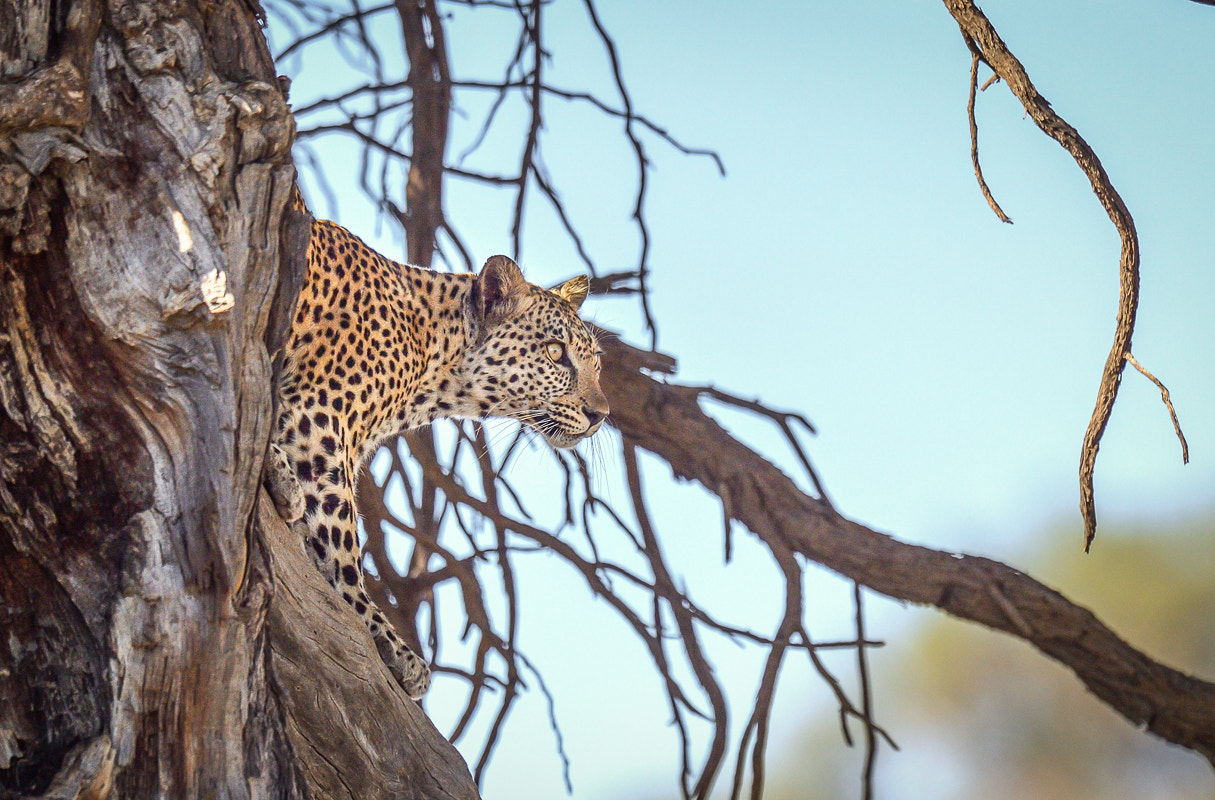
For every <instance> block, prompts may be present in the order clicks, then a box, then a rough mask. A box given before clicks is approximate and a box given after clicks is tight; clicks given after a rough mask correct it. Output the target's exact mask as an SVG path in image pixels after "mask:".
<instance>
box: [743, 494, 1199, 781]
mask: <svg viewBox="0 0 1215 800" xmlns="http://www.w3.org/2000/svg"><path fill="white" fill-rule="evenodd" d="M1039 541H1040V542H1042V543H1043V544H1042V546H1041V547H1039V548H1038V549H1037V552H1035V553H1032V554H1031V555H1030V556H1029V557H1028V558H1026V559H1024V560H1023V563H1025V564H1027V565H1028V569H1029V571H1030V572H1031V574H1033V575H1034V576H1035V577H1037V578H1038V579H1039V580H1041V581H1043V582H1045V583H1046V584H1048V585H1051V586H1053V587H1055V588H1057V589H1058V590H1060V591H1061V592H1063V593H1064V594H1065V595H1066V596H1067V597H1068V598H1069V599H1071V600H1072V601H1073V602H1076V603H1079V604H1081V605H1084V606H1086V607H1088V608H1089V609H1091V610H1092V611H1093V612H1094V613H1096V614H1097V616H1098V617H1099V618H1100V619H1101V620H1102V621H1103V622H1105V623H1106V624H1107V625H1109V626H1110V627H1111V628H1112V629H1113V630H1115V631H1116V632H1118V634H1119V635H1120V636H1122V637H1123V638H1124V639H1126V640H1127V641H1129V642H1130V643H1131V644H1133V645H1135V646H1136V647H1138V648H1140V649H1141V650H1143V651H1144V652H1146V653H1147V654H1148V655H1150V656H1151V657H1153V658H1155V659H1158V660H1160V661H1163V662H1164V663H1167V664H1169V665H1170V666H1174V667H1177V668H1179V669H1182V670H1184V671H1186V672H1189V673H1191V674H1194V675H1197V676H1199V677H1204V678H1207V679H1215V513H1212V514H1208V515H1206V516H1205V517H1204V518H1203V519H1201V520H1196V521H1187V522H1184V523H1178V524H1173V525H1158V526H1155V527H1152V526H1148V525H1143V526H1138V527H1132V526H1126V525H1124V526H1122V527H1118V526H1115V525H1106V526H1105V527H1103V529H1102V532H1101V535H1100V536H1099V537H1098V539H1097V540H1096V542H1095V543H1094V546H1093V552H1092V554H1090V555H1087V556H1086V555H1085V554H1084V553H1083V552H1082V551H1081V546H1080V542H1081V535H1080V533H1079V531H1078V529H1077V530H1065V531H1064V530H1056V531H1052V532H1049V534H1047V535H1044V536H1042V537H1041V538H1040V539H1039ZM924 620H925V621H924V624H923V625H921V626H918V629H917V630H916V631H915V632H914V633H912V634H911V635H910V637H906V636H904V635H902V634H899V635H896V636H894V637H892V639H891V642H890V647H888V648H886V649H885V650H884V651H879V652H878V654H876V655H875V657H874V662H875V668H876V669H877V675H876V677H875V702H876V708H877V713H878V721H879V723H880V724H882V725H883V726H884V727H885V728H886V729H887V730H888V731H890V733H891V734H892V735H893V736H894V738H895V740H896V741H897V742H898V743H899V745H900V747H901V748H902V750H901V751H900V752H898V753H895V752H892V751H890V750H889V749H886V750H884V751H882V752H881V753H880V755H879V759H878V763H879V768H878V773H877V779H876V796H877V797H880V798H884V799H885V800H911V799H913V798H932V799H933V800H964V799H969V798H984V799H985V800H1004V799H1005V798H1007V799H1008V800H1012V799H1013V798H1017V800H1023V799H1024V798H1035V799H1036V800H1096V799H1099V800H1191V799H1193V800H1197V798H1211V797H1215V774H1213V773H1212V770H1211V767H1210V765H1209V764H1208V763H1207V762H1206V761H1205V760H1204V759H1202V758H1201V757H1199V756H1197V755H1195V754H1194V753H1192V752H1190V751H1188V750H1185V749H1183V748H1180V747H1176V746H1174V745H1170V744H1167V743H1165V742H1163V741H1161V740H1159V739H1155V738H1154V737H1151V736H1150V735H1148V734H1145V733H1143V732H1140V731H1137V730H1135V729H1134V727H1132V726H1131V725H1130V724H1129V723H1128V722H1127V721H1126V720H1125V719H1123V718H1122V717H1120V716H1119V715H1117V714H1115V713H1114V712H1113V711H1111V710H1110V709H1108V708H1107V707H1106V706H1104V705H1103V704H1102V703H1100V702H1099V701H1098V700H1097V699H1095V698H1094V697H1092V696H1091V695H1089V694H1088V692H1087V691H1086V690H1085V688H1084V687H1083V685H1082V684H1081V683H1080V682H1079V681H1078V680H1077V679H1076V678H1075V676H1074V675H1073V674H1072V673H1071V672H1070V671H1069V670H1067V669H1065V668H1064V667H1062V666H1060V665H1058V664H1056V663H1055V662H1053V661H1050V660H1048V659H1047V658H1045V657H1043V656H1042V655H1041V654H1040V653H1038V651H1036V650H1034V649H1033V648H1031V647H1029V646H1028V645H1026V644H1024V643H1022V642H1021V641H1019V640H1016V639H1014V638H1012V637H1010V636H1005V635H1002V634H995V633H992V632H991V631H988V630H985V629H983V628H980V627H978V626H975V625H971V624H967V623H962V622H959V621H957V620H953V619H949V618H946V617H943V616H941V615H940V614H936V613H931V612H929V613H928V614H927V615H926V616H925V617H924ZM786 745H787V746H784V747H782V746H780V745H777V746H776V749H777V750H778V752H780V753H781V755H779V756H777V757H776V758H775V759H774V763H773V764H772V773H773V774H772V779H771V781H770V783H769V786H770V791H769V792H768V793H766V795H765V796H766V797H768V798H772V800H783V799H784V798H794V797H797V798H836V797H857V796H859V793H860V789H859V786H860V783H859V774H860V754H859V753H857V752H852V751H848V750H847V748H845V747H843V746H842V745H841V744H840V743H839V730H838V727H836V725H835V720H834V719H833V717H832V716H831V715H829V714H820V715H818V717H817V718H816V719H815V721H814V723H813V724H812V725H811V727H809V728H807V729H806V730H805V731H804V733H803V734H802V736H801V737H800V741H797V742H788V743H786Z"/></svg>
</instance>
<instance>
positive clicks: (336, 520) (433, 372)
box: [272, 195, 610, 700]
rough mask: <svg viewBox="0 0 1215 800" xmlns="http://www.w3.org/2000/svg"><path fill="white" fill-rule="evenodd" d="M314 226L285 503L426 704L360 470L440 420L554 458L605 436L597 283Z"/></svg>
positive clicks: (424, 676)
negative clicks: (504, 427)
mask: <svg viewBox="0 0 1215 800" xmlns="http://www.w3.org/2000/svg"><path fill="white" fill-rule="evenodd" d="M296 202H297V204H298V203H299V202H300V200H299V198H298V195H297V200H296ZM311 225H312V229H311V233H310V236H309V239H308V246H307V253H306V276H305V279H304V282H303V286H302V288H301V290H300V294H299V299H298V301H297V305H296V306H295V311H294V315H293V317H292V321H291V325H290V329H289V331H288V334H287V339H286V345H285V347H284V352H283V359H282V369H281V373H280V375H281V377H280V379H279V383H278V404H279V405H278V409H279V416H278V420H277V424H276V426H275V433H274V437H273V442H272V449H273V451H274V455H275V456H276V458H277V459H278V462H279V465H280V466H279V467H278V469H279V470H280V472H282V473H285V474H284V475H280V478H281V479H284V480H285V481H286V482H288V483H289V484H290V487H291V489H290V490H289V491H288V490H280V492H279V495H280V496H281V495H283V494H287V495H289V496H291V495H293V496H294V501H293V502H290V501H289V503H288V504H289V505H293V506H294V511H289V512H288V515H289V516H293V517H294V520H289V521H292V522H293V529H294V530H296V531H298V532H299V534H300V536H301V538H302V539H303V540H304V547H305V548H306V549H307V550H308V551H309V552H310V555H311V557H312V560H313V561H314V562H315V564H316V566H317V568H318V569H319V570H320V571H321V574H322V575H323V576H324V577H325V578H326V579H327V580H328V582H329V583H330V584H331V585H332V586H333V588H334V590H335V591H336V592H337V593H338V594H339V595H340V596H341V598H342V600H344V601H345V603H346V604H348V605H349V606H350V607H351V608H352V609H353V610H354V612H355V614H356V615H357V616H358V617H359V618H361V619H362V621H363V624H365V625H366V627H367V630H368V631H369V632H370V634H371V638H372V640H373V641H374V643H375V646H376V649H377V651H378V653H379V655H380V657H381V658H382V659H383V661H384V663H385V665H386V666H387V667H388V670H389V672H390V673H391V675H392V677H393V678H394V679H395V680H396V682H397V683H399V684H400V686H401V688H402V689H403V690H404V691H405V693H406V694H407V695H408V696H409V697H410V698H411V699H413V700H419V699H420V698H422V697H423V696H424V695H425V693H426V691H427V689H428V688H429V686H430V679H431V670H430V667H429V665H428V663H427V661H426V660H425V659H424V658H423V657H422V656H420V655H419V654H418V653H416V652H414V650H413V649H412V648H410V647H409V646H408V645H407V644H406V641H405V639H404V638H403V637H402V635H401V634H400V633H398V632H397V631H396V630H395V629H394V628H393V626H392V624H391V623H390V622H389V621H388V619H387V618H386V617H385V615H384V614H383V612H382V611H381V609H380V608H379V607H378V606H377V605H376V603H375V602H374V601H373V600H372V599H371V597H370V596H369V595H368V593H367V588H366V575H365V573H364V569H363V553H362V546H361V543H360V538H359V530H358V517H357V513H358V505H357V498H356V496H355V486H356V478H357V476H358V474H359V470H360V469H362V468H363V466H364V465H365V464H366V462H367V461H368V459H369V458H370V457H371V456H372V455H373V454H374V453H375V452H376V450H377V449H378V448H379V447H380V446H381V445H382V444H383V443H385V442H386V441H387V440H389V439H390V438H391V437H394V436H397V435H399V434H401V433H404V432H406V431H410V430H414V429H417V428H421V427H423V426H426V425H429V424H431V423H433V422H435V421H437V420H440V419H474V420H484V419H487V418H491V417H492V418H507V419H514V420H517V421H518V422H520V423H522V424H523V425H524V426H525V427H526V429H527V430H529V431H532V432H535V433H537V434H539V436H538V437H537V438H538V439H540V440H542V441H544V442H547V443H548V444H549V445H552V446H553V447H555V448H558V449H568V448H572V447H574V446H575V445H577V444H578V443H579V442H582V441H584V440H586V439H588V438H589V437H590V436H592V435H593V434H595V433H596V432H597V431H598V430H599V429H600V428H601V427H602V426H603V424H604V421H605V420H606V419H607V417H608V415H609V413H610V408H609V405H608V401H607V398H606V396H605V395H604V392H603V390H602V388H601V387H600V383H599V378H600V370H601V363H600V357H601V356H602V354H603V351H602V349H601V347H600V340H599V338H598V337H597V335H596V333H595V330H594V328H593V326H591V325H589V324H588V323H587V322H585V321H584V320H583V319H582V318H581V317H580V316H579V309H580V308H581V306H582V304H583V301H584V300H585V299H586V297H587V295H588V293H589V286H590V284H589V279H588V278H587V277H586V276H585V275H578V276H576V277H574V278H571V279H570V280H567V281H565V282H564V283H561V284H560V285H558V286H555V287H552V288H547V289H546V288H542V287H540V286H537V285H535V284H532V283H528V282H527V281H526V280H525V279H524V277H523V273H522V270H521V269H520V268H519V266H518V264H516V263H515V261H514V260H512V259H511V258H509V257H507V256H505V255H494V256H490V257H489V258H488V259H487V260H486V261H485V263H484V265H483V266H482V268H481V269H480V271H479V272H477V273H472V272H466V273H461V272H439V271H436V270H432V269H428V268H424V267H418V266H413V265H409V264H405V263H400V262H397V261H393V260H391V259H389V258H387V257H385V256H383V255H381V254H380V253H378V252H376V251H375V250H374V249H372V248H371V247H370V246H368V245H367V244H366V243H364V242H363V240H361V239H360V238H358V237H357V236H355V235H354V234H352V233H351V232H350V231H348V230H347V229H346V228H343V227H342V226H340V225H338V224H337V223H334V222H330V221H326V220H313V221H312V222H311ZM281 483H282V480H280V484H281Z"/></svg>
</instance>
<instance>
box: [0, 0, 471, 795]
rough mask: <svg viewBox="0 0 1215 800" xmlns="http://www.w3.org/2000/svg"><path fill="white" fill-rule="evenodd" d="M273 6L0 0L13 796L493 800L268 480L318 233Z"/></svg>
mask: <svg viewBox="0 0 1215 800" xmlns="http://www.w3.org/2000/svg"><path fill="white" fill-rule="evenodd" d="M252 6H256V2H248V0H246V2H244V3H242V2H240V0H215V1H214V2H207V3H196V2H158V1H157V0H147V2H116V1H115V2H110V3H108V4H105V3H101V2H95V1H91V0H77V2H73V3H68V2H57V1H55V0H27V1H26V2H18V1H17V0H8V1H7V2H0V115H2V116H0V600H2V602H3V613H2V614H0V639H2V640H3V643H4V645H5V646H3V647H0V796H4V797H25V796H39V795H41V796H46V797H56V798H72V797H79V798H104V797H111V796H112V797H138V798H148V797H172V798H191V797H201V796H207V797H216V798H262V797H307V796H312V795H317V796H326V797H329V796H333V797H340V796H349V797H360V798H362V797H376V796H392V797H449V796H459V797H475V796H476V792H475V789H474V788H473V786H472V783H471V780H470V779H469V777H468V771H467V767H465V765H464V763H463V761H461V760H460V758H459V756H458V755H457V754H456V753H455V751H454V749H452V748H451V746H450V745H449V744H448V743H447V742H446V740H444V739H443V737H442V736H441V735H440V734H439V733H438V732H437V731H436V730H435V729H434V727H433V726H432V725H431V724H430V723H429V721H428V720H427V719H426V718H425V716H424V715H423V714H422V713H421V711H420V710H419V709H418V708H417V707H416V706H415V705H413V704H411V703H409V702H408V701H407V699H406V698H405V697H404V695H403V693H401V692H400V691H399V690H398V689H397V688H396V686H395V684H394V683H393V682H392V681H391V678H390V677H389V676H388V674H387V672H386V671H385V670H384V668H383V666H382V664H381V663H380V661H379V659H378V657H377V656H376V653H375V649H374V647H372V646H371V643H370V639H369V637H367V636H366V635H365V633H364V632H363V629H362V627H361V626H359V625H357V622H356V621H355V620H354V619H353V617H352V616H351V612H349V610H348V609H344V608H342V607H340V606H339V604H337V603H335V602H333V598H332V592H330V591H329V590H328V586H327V585H326V584H324V582H323V580H322V579H321V578H320V576H319V574H317V573H316V571H315V570H314V569H312V567H311V565H310V564H309V563H308V562H307V560H306V557H305V555H304V552H303V548H302V547H301V546H300V543H299V541H298V540H296V539H294V538H293V537H292V536H291V534H290V533H289V532H287V530H286V528H285V526H284V525H283V523H282V521H281V520H280V519H279V518H278V517H277V516H276V515H275V514H274V512H273V511H272V510H271V509H272V507H271V506H269V505H268V504H267V501H266V500H265V497H264V493H262V492H261V489H260V485H261V480H260V478H261V472H262V468H263V462H264V458H265V453H266V443H267V440H268V437H269V434H270V427H271V421H272V399H271V386H272V371H273V370H272V360H271V355H270V354H271V353H273V352H274V351H275V349H276V346H277V345H278V344H279V343H280V342H281V339H282V336H283V328H284V325H285V322H286V321H287V320H289V319H290V309H291V308H292V306H293V304H294V298H295V291H296V290H298V285H297V281H298V279H299V276H300V275H301V274H302V252H303V245H304V242H305V241H306V236H307V225H306V222H305V221H304V220H303V218H302V217H299V215H287V217H286V218H285V208H286V206H287V202H288V198H289V197H290V194H291V190H292V181H293V176H294V173H293V170H292V166H291V159H290V145H291V141H292V136H293V132H294V125H293V122H292V119H291V115H290V112H289V110H288V108H287V105H286V102H285V98H284V97H283V94H282V93H281V92H280V89H279V88H278V86H277V85H276V78H275V73H274V67H273V63H272V61H271V59H270V56H269V53H268V51H267V48H266V45H265V41H264V39H263V37H262V34H261V31H260V30H259V28H258V19H257V15H258V13H259V11H260V10H259V9H256V8H255V7H252ZM291 287H295V289H294V290H293V289H292V288H291ZM259 494H261V497H260V500H259ZM259 503H260V506H259Z"/></svg>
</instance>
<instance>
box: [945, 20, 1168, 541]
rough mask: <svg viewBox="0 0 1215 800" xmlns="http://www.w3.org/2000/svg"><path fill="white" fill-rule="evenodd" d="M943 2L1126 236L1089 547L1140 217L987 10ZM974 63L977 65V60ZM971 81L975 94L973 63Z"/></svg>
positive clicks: (1093, 427)
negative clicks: (1136, 218) (1044, 93)
mask: <svg viewBox="0 0 1215 800" xmlns="http://www.w3.org/2000/svg"><path fill="white" fill-rule="evenodd" d="M944 2H945V7H946V9H948V10H949V13H950V14H951V15H952V16H953V18H954V19H955V20H956V21H957V23H958V27H959V28H960V29H961V31H962V37H963V38H964V39H965V40H966V44H967V47H969V48H970V49H971V51H972V53H975V57H976V59H977V58H982V59H983V61H984V62H986V63H987V65H988V66H990V67H991V68H992V70H993V71H994V72H995V73H996V75H998V76H999V77H1000V78H1001V79H1002V80H1003V81H1004V82H1005V83H1007V84H1008V88H1009V89H1010V90H1011V91H1012V93H1013V94H1014V95H1015V96H1016V98H1017V99H1018V100H1020V101H1021V105H1023V106H1024V107H1025V110H1026V112H1027V113H1028V114H1029V116H1030V118H1031V119H1033V121H1034V122H1035V123H1036V124H1037V126H1038V127H1039V128H1041V129H1042V132H1043V133H1045V134H1046V135H1047V136H1049V137H1051V138H1052V139H1054V140H1055V141H1057V142H1058V143H1059V144H1061V145H1063V148H1064V149H1065V150H1067V152H1069V153H1071V155H1072V158H1074V159H1075V160H1076V164H1078V165H1079V167H1080V169H1081V170H1083V171H1084V174H1085V175H1086V176H1087V177H1088V179H1089V182H1090V183H1091V184H1092V187H1093V192H1094V193H1095V194H1096V195H1097V199H1098V200H1099V201H1101V206H1102V208H1104V209H1105V213H1106V214H1108V215H1109V218H1110V221H1111V222H1113V223H1114V228H1116V229H1117V231H1118V236H1119V237H1120V238H1121V240H1122V255H1121V259H1120V261H1119V276H1120V277H1119V282H1120V287H1119V292H1118V320H1117V323H1116V325H1115V328H1114V343H1113V346H1112V347H1111V348H1110V354H1109V356H1108V357H1107V358H1106V360H1105V367H1104V368H1103V369H1102V372H1101V384H1100V386H1099V387H1098V389H1097V404H1096V407H1095V408H1094V409H1093V416H1092V418H1091V419H1090V420H1089V423H1088V429H1087V430H1086V431H1085V433H1084V445H1083V447H1082V448H1081V451H1080V514H1081V516H1083V517H1084V549H1085V550H1086V551H1087V550H1088V548H1089V545H1091V544H1092V542H1093V537H1094V536H1096V534H1097V510H1096V503H1095V502H1094V499H1093V470H1094V469H1095V467H1096V463H1097V450H1098V448H1099V447H1100V446H1101V437H1102V435H1103V434H1104V433H1105V426H1106V425H1107V424H1108V423H1109V420H1110V413H1111V412H1112V411H1113V410H1114V400H1115V399H1117V397H1118V385H1119V384H1120V383H1121V381H1122V371H1123V369H1124V368H1125V367H1126V363H1127V355H1128V354H1129V353H1130V352H1131V334H1132V333H1133V332H1134V330H1135V313H1136V311H1137V309H1138V307H1139V237H1138V235H1137V234H1136V233H1135V221H1134V220H1133V219H1131V212H1130V211H1128V210H1127V207H1126V204H1125V203H1124V202H1122V197H1121V196H1120V195H1119V194H1118V191H1117V190H1116V189H1115V188H1114V185H1113V183H1111V182H1110V179H1109V176H1108V175H1107V174H1106V172H1105V168H1104V167H1103V166H1101V160H1100V159H1099V158H1097V154H1096V153H1094V152H1093V149H1092V148H1091V147H1089V145H1088V142H1086V141H1084V138H1083V137H1081V136H1080V134H1079V132H1077V131H1076V129H1075V128H1073V127H1072V126H1071V125H1069V124H1068V123H1067V121H1066V120H1064V119H1063V118H1062V117H1060V116H1059V115H1058V114H1056V113H1055V110H1054V109H1052V108H1051V106H1050V103H1049V102H1048V101H1047V100H1046V98H1045V97H1043V96H1042V95H1041V94H1039V93H1038V90H1037V89H1036V88H1035V87H1034V85H1033V83H1032V82H1031V81H1030V79H1029V74H1028V73H1026V71H1025V67H1024V66H1022V65H1021V62H1020V61H1018V60H1017V58H1016V57H1015V56H1014V55H1013V54H1012V53H1011V52H1009V50H1008V47H1007V46H1006V45H1005V44H1004V41H1003V40H1002V39H1001V38H1000V35H999V34H998V33H997V32H996V29H995V27H993V26H992V24H991V22H990V21H989V20H988V19H987V17H986V16H985V15H984V14H983V12H982V11H980V10H979V9H978V7H976V6H975V4H974V2H972V0H944ZM976 48H977V50H976ZM975 64H976V65H977V61H976V62H975ZM971 84H972V90H971V91H972V95H973V84H974V70H973V68H972V78H971ZM972 124H973V123H972ZM980 180H982V179H981V178H980ZM1178 430H1180V428H1179V429H1178Z"/></svg>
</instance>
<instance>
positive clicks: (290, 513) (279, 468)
mask: <svg viewBox="0 0 1215 800" xmlns="http://www.w3.org/2000/svg"><path fill="white" fill-rule="evenodd" d="M265 483H266V490H267V491H269V492H270V499H271V500H273V501H274V507H275V508H277V509H278V513H279V516H281V517H282V518H283V519H284V520H286V522H287V524H288V525H290V524H291V523H293V522H296V521H297V520H300V519H302V518H303V516H304V489H303V487H302V486H300V481H299V478H297V477H296V475H295V470H294V469H292V467H291V459H290V457H289V456H288V455H287V453H286V451H284V450H283V449H282V448H281V447H279V446H278V445H277V444H271V445H270V463H269V464H268V465H267V468H266V481H265Z"/></svg>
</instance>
